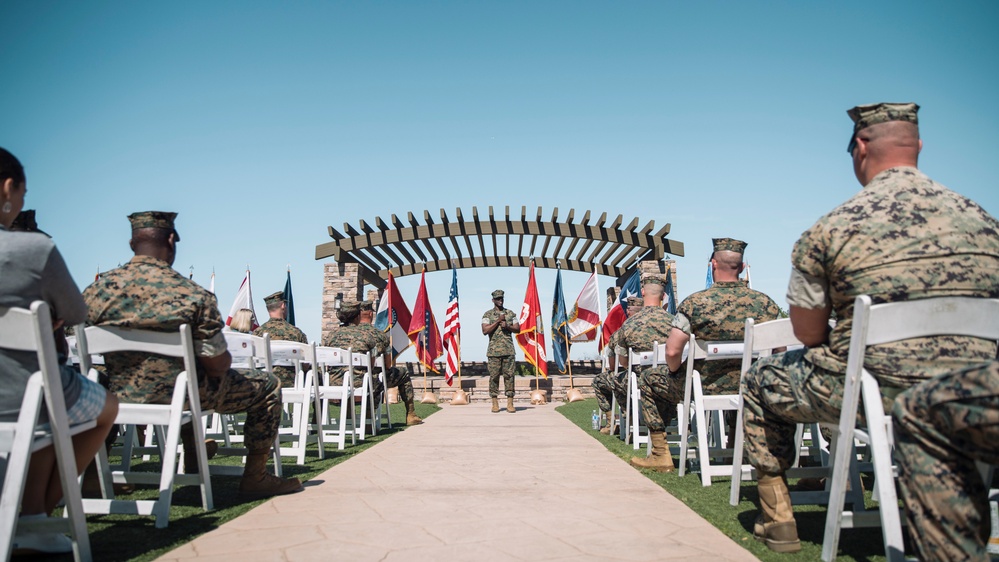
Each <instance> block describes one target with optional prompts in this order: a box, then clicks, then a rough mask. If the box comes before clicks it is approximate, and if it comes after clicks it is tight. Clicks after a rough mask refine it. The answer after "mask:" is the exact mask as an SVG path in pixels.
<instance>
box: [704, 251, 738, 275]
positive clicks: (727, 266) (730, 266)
mask: <svg viewBox="0 0 999 562" xmlns="http://www.w3.org/2000/svg"><path fill="white" fill-rule="evenodd" d="M711 259H713V260H715V262H716V263H717V264H718V267H719V268H721V269H723V270H726V271H733V272H734V271H739V267H740V266H741V265H742V254H740V253H739V252H733V251H730V250H719V251H717V252H715V253H714V256H712V258H711Z"/></svg>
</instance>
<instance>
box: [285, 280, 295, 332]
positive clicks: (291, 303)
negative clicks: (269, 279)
mask: <svg viewBox="0 0 999 562" xmlns="http://www.w3.org/2000/svg"><path fill="white" fill-rule="evenodd" d="M283 298H284V302H286V303H287V304H288V318H286V320H287V321H288V323H289V324H291V325H292V326H294V325H295V299H293V298H292V297H291V270H290V269H289V270H288V280H287V281H285V282H284V295H283Z"/></svg>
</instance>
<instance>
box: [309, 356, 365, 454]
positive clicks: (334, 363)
mask: <svg viewBox="0 0 999 562" xmlns="http://www.w3.org/2000/svg"><path fill="white" fill-rule="evenodd" d="M351 355H352V354H351V352H350V350H349V349H340V348H336V347H317V348H316V361H317V364H318V368H317V372H318V373H320V377H321V380H322V383H321V384H320V385H319V393H318V396H319V404H320V415H319V421H320V424H321V425H322V432H323V439H324V440H332V441H333V442H335V443H336V444H337V449H338V450H341V451H342V450H343V449H344V448H345V447H346V446H347V434H350V444H351V445H356V444H357V432H356V431H354V427H355V426H356V425H357V424H356V422H355V418H356V415H355V412H354V370H353V369H352V368H351V365H352V364H353V362H352V358H351ZM341 367H342V368H345V369H346V370H345V372H344V375H343V380H341V381H340V384H339V385H331V384H330V371H331V370H332V369H336V368H341ZM335 401H339V403H340V413H339V416H337V419H336V423H333V421H332V420H330V403H331V402H335Z"/></svg>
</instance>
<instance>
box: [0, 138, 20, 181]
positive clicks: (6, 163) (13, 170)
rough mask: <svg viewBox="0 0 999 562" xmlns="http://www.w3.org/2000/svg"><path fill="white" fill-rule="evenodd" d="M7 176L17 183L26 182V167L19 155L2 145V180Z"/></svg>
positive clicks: (0, 153)
mask: <svg viewBox="0 0 999 562" xmlns="http://www.w3.org/2000/svg"><path fill="white" fill-rule="evenodd" d="M7 178H11V179H12V180H14V183H17V184H21V183H24V167H23V166H21V162H20V161H19V160H18V159H17V157H15V156H14V155H13V154H11V153H10V152H8V151H7V150H6V149H4V148H2V147H0V181H3V180H5V179H7Z"/></svg>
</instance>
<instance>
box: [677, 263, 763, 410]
mask: <svg viewBox="0 0 999 562" xmlns="http://www.w3.org/2000/svg"><path fill="white" fill-rule="evenodd" d="M778 317H780V309H779V308H778V307H777V303H775V302H774V301H773V299H771V298H770V297H768V296H767V295H765V294H763V293H761V292H759V291H754V290H752V289H750V288H749V287H747V286H746V285H745V284H744V283H743V282H742V281H715V284H714V285H712V286H711V287H710V288H708V289H705V290H703V291H698V292H696V293H694V294H692V295H690V296H688V297H687V298H685V299H683V302H681V303H680V307H679V308H678V309H677V311H676V317H675V318H674V319H673V327H674V328H678V329H680V330H683V332H684V333H686V334H687V335H690V334H693V335H694V336H695V337H696V338H697V339H699V340H702V341H742V339H743V335H744V332H745V328H746V318H753V319H755V320H756V322H767V321H769V320H776V319H777V318H778ZM699 363H700V364H698V365H696V367H697V371H698V372H699V373H700V374H701V378H702V380H703V384H704V385H705V387H710V388H711V389H712V391H717V392H729V391H736V390H738V388H739V373H740V370H741V366H742V361H741V360H738V359H731V360H725V361H700V362H699Z"/></svg>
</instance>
